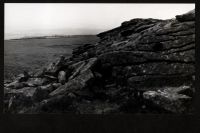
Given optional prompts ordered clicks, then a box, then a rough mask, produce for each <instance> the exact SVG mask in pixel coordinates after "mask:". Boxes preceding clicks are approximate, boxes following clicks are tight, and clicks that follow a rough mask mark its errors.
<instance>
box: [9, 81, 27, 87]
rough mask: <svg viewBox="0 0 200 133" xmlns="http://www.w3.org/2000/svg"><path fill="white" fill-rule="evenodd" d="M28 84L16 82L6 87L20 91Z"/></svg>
mask: <svg viewBox="0 0 200 133" xmlns="http://www.w3.org/2000/svg"><path fill="white" fill-rule="evenodd" d="M26 86H27V84H25V83H23V82H18V81H14V82H12V83H10V84H7V85H6V86H5V87H6V88H12V89H19V88H23V87H26Z"/></svg>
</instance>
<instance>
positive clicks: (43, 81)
mask: <svg viewBox="0 0 200 133" xmlns="http://www.w3.org/2000/svg"><path fill="white" fill-rule="evenodd" d="M48 82H49V80H48V79H47V78H30V79H29V80H28V81H27V82H26V83H27V84H29V85H30V86H41V85H45V84H47V83H48Z"/></svg>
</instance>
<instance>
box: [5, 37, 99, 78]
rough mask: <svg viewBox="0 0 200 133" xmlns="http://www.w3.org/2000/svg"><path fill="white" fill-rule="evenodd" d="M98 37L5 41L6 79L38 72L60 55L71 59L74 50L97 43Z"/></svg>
mask: <svg viewBox="0 0 200 133" xmlns="http://www.w3.org/2000/svg"><path fill="white" fill-rule="evenodd" d="M97 41H98V38H97V37H96V36H78V37H77V36H76V37H73V36H72V37H66V38H65V37H63V38H48V39H19V40H5V41H4V79H12V77H15V76H16V75H18V74H20V73H22V72H23V71H24V70H25V71H36V70H37V69H40V68H42V67H44V66H46V65H47V64H49V63H50V62H52V61H53V60H55V59H56V58H58V57H59V56H60V55H64V56H65V57H69V56H71V54H72V49H73V48H75V47H77V46H80V45H82V44H85V43H96V42H97Z"/></svg>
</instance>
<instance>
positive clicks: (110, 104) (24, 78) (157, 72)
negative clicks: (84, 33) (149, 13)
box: [4, 10, 195, 114]
mask: <svg viewBox="0 0 200 133" xmlns="http://www.w3.org/2000/svg"><path fill="white" fill-rule="evenodd" d="M97 36H98V37H99V38H100V41H99V42H98V43H97V44H84V45H82V46H80V47H77V48H75V49H74V50H73V53H72V54H73V55H72V56H71V57H70V58H65V57H63V56H61V57H60V58H59V59H58V60H56V61H55V62H52V63H51V64H50V65H49V66H47V67H45V68H44V69H41V70H40V71H38V72H36V73H34V74H28V73H27V72H25V73H24V74H21V75H19V76H18V77H17V78H16V80H14V81H12V82H9V83H8V82H5V83H4V93H5V95H4V103H5V104H4V106H5V108H4V109H5V112H10V113H45V112H46V113H57V112H59V113H64V112H65V113H77V114H85V113H86V114H88V113H89V114H108V113H190V112H191V111H192V110H193V108H192V100H193V97H194V92H195V89H194V81H195V11H194V10H193V11H190V12H188V13H186V14H183V15H177V16H176V18H175V19H170V20H157V19H132V20H130V21H126V22H123V23H122V24H121V26H119V27H117V28H115V29H112V30H110V31H106V32H103V33H100V34H98V35H97Z"/></svg>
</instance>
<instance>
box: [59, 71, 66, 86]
mask: <svg viewBox="0 0 200 133" xmlns="http://www.w3.org/2000/svg"><path fill="white" fill-rule="evenodd" d="M58 82H59V83H61V84H62V85H64V84H65V82H66V72H65V71H60V72H59V73H58Z"/></svg>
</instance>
